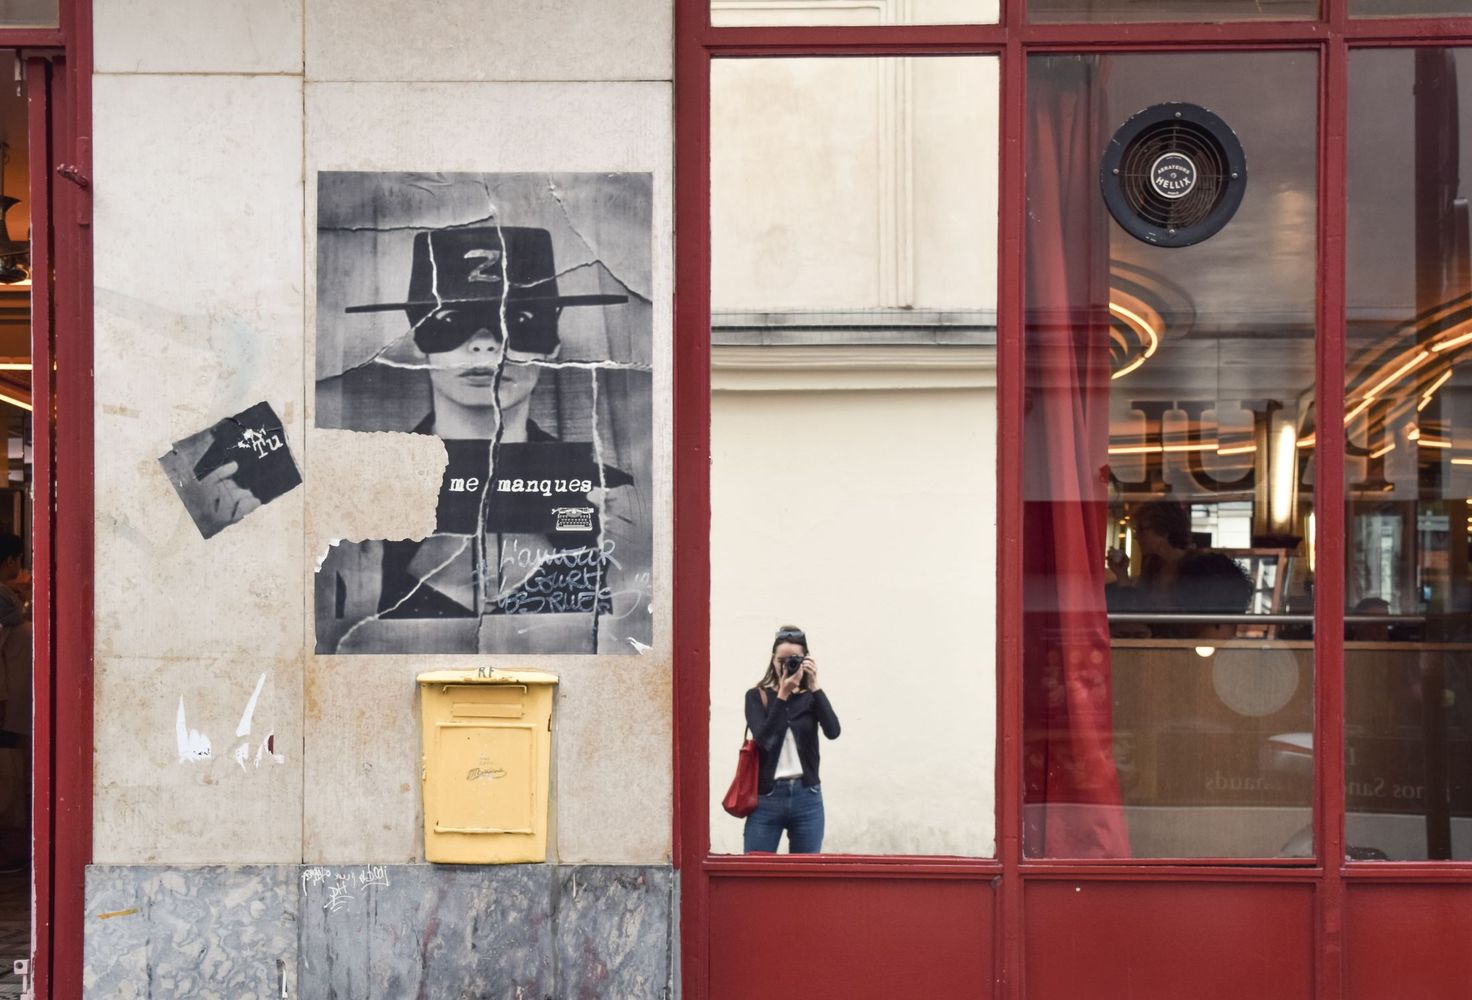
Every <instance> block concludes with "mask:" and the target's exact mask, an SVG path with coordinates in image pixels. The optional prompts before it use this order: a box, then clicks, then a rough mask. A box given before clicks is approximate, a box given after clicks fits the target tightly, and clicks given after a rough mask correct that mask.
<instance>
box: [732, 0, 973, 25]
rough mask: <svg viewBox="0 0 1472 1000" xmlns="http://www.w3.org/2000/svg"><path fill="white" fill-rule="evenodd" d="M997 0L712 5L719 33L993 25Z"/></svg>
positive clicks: (772, 0)
mask: <svg viewBox="0 0 1472 1000" xmlns="http://www.w3.org/2000/svg"><path fill="white" fill-rule="evenodd" d="M1000 9H1001V4H1000V0H710V21H711V24H713V25H716V26H718V27H736V26H740V27H751V26H757V25H773V26H775V25H784V26H797V25H828V26H837V25H845V26H851V25H871V26H880V25H904V24H994V23H996V20H997V14H998V12H999V11H1000Z"/></svg>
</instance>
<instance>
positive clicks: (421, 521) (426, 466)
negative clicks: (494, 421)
mask: <svg viewBox="0 0 1472 1000" xmlns="http://www.w3.org/2000/svg"><path fill="white" fill-rule="evenodd" d="M306 456H307V457H306V465H307V476H306V479H307V540H308V549H307V551H309V552H313V553H316V554H317V558H318V560H319V562H318V568H319V569H320V568H321V562H320V560H321V559H322V558H325V556H326V553H327V550H328V549H329V548H331V547H332V546H333V545H334V544H336V543H337V542H342V541H348V542H361V541H367V540H369V539H389V540H400V539H403V540H411V541H412V540H418V539H422V538H426V537H428V536H429V535H431V534H433V533H434V530H435V510H436V508H437V507H438V505H439V497H440V485H441V483H442V482H443V480H444V477H445V466H446V465H448V464H449V455H448V454H447V453H446V452H445V445H444V442H442V441H441V440H440V439H439V438H437V437H435V436H434V435H432V434H399V433H391V432H375V433H364V432H362V431H340V430H318V429H313V430H310V431H308V432H307V449H306ZM385 470H392V473H391V474H390V475H388V476H387V477H386V476H385ZM389 482H391V483H392V487H391V488H390V487H386V486H385V483H389Z"/></svg>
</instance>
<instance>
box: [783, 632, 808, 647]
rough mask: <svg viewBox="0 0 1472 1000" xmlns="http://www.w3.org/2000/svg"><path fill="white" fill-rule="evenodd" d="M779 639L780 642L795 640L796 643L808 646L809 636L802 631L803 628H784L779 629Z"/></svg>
mask: <svg viewBox="0 0 1472 1000" xmlns="http://www.w3.org/2000/svg"><path fill="white" fill-rule="evenodd" d="M777 641H778V642H795V643H797V644H799V645H802V646H806V645H807V644H808V637H807V636H806V635H804V634H803V632H802V630H801V629H795V628H784V629H780V630H778V632H777Z"/></svg>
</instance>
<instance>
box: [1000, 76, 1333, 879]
mask: <svg viewBox="0 0 1472 1000" xmlns="http://www.w3.org/2000/svg"><path fill="white" fill-rule="evenodd" d="M1316 78H1317V73H1316V62H1315V57H1314V56H1313V55H1311V54H1307V53H1297V52H1278V53H1254V54H1248V53H1241V54H1236V53H1232V54H1228V53H1221V54H1192V55H1120V56H1054V55H1049V56H1035V57H1032V58H1031V59H1030V61H1029V66H1028V109H1027V128H1028V163H1027V198H1028V212H1027V247H1028V251H1027V260H1026V269H1027V319H1026V322H1027V328H1026V354H1027V370H1026V376H1025V377H1026V397H1025V401H1024V406H1025V422H1024V427H1023V433H1024V442H1023V452H1024V468H1023V491H1024V493H1023V497H1024V525H1023V564H1024V573H1025V589H1024V594H1023V603H1024V688H1025V705H1024V713H1025V733H1024V736H1025V744H1024V750H1023V758H1024V759H1023V783H1024V795H1025V799H1024V822H1025V825H1024V850H1025V852H1026V853H1027V854H1028V855H1030V856H1034V857H1197V858H1202V857H1205V858H1213V857H1215V858H1227V857H1306V856H1309V855H1311V853H1312V845H1313V839H1312V822H1311V820H1312V809H1311V804H1312V801H1313V763H1312V762H1313V744H1314V735H1313V724H1312V723H1313V691H1314V671H1313V638H1312V637H1313V630H1312V597H1311V595H1312V579H1313V564H1314V562H1313V561H1314V553H1313V549H1312V527H1311V525H1312V520H1313V454H1314V449H1313V444H1314V398H1313V387H1314V314H1315V295H1314V286H1315V270H1314V268H1315V264H1314V261H1315V256H1316V251H1315V232H1316V222H1315V220H1316V174H1317V164H1316V136H1317V126H1316V120H1317V112H1316V99H1315V88H1316Z"/></svg>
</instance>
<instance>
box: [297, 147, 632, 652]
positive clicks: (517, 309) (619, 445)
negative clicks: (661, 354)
mask: <svg viewBox="0 0 1472 1000" xmlns="http://www.w3.org/2000/svg"><path fill="white" fill-rule="evenodd" d="M652 197H653V191H652V182H651V177H650V175H648V174H632V173H630V174H464V173H453V174H418V173H356V172H355V173H347V172H338V173H321V174H319V175H318V179H317V220H318V232H317V350H316V367H317V389H316V425H317V426H318V427H324V428H338V429H343V430H352V431H365V432H372V431H397V432H402V433H411V434H429V435H434V436H435V437H438V438H439V439H440V440H441V441H443V442H444V446H445V450H446V453H447V455H448V465H447V466H446V469H445V474H444V481H443V483H442V485H441V488H440V495H439V504H438V509H437V511H436V518H435V522H436V525H435V533H434V534H433V535H432V536H431V537H429V538H426V539H417V540H395V539H384V540H373V541H361V542H342V543H338V544H336V545H334V546H332V548H331V549H330V550H329V551H328V552H327V554H326V556H325V558H324V559H323V560H322V563H321V566H320V567H319V568H318V571H317V579H316V588H315V589H316V621H317V652H319V653H636V652H639V651H640V650H641V649H643V648H645V647H647V646H648V645H649V644H650V643H651V642H652V641H653V613H652V608H651V598H652V593H651V576H650V574H651V565H652V558H653V555H652V550H653V538H652V501H651V496H652V483H651V477H652V471H653V470H652V442H651V436H652V406H653V399H652V393H653V385H652V375H651V362H652V349H653V344H652V340H653V326H652V323H653V303H652V298H651V284H652V274H651V267H652V259H651V258H652V250H651V227H652V218H653V216H652ZM394 477H395V470H394V469H393V468H391V467H388V468H384V469H383V470H382V485H381V489H382V491H383V494H384V496H385V497H389V496H390V495H391V494H392V492H393V490H394V488H395V486H394Z"/></svg>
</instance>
